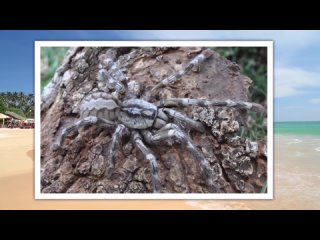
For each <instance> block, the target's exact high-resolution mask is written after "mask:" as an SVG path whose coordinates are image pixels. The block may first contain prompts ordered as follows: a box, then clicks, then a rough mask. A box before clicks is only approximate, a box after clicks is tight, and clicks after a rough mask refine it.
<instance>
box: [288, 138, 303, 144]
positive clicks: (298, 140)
mask: <svg viewBox="0 0 320 240" xmlns="http://www.w3.org/2000/svg"><path fill="white" fill-rule="evenodd" d="M290 140H293V142H288V143H287V144H292V143H301V142H302V140H300V139H297V138H294V139H290Z"/></svg>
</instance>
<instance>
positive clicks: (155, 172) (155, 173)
mask: <svg viewBox="0 0 320 240" xmlns="http://www.w3.org/2000/svg"><path fill="white" fill-rule="evenodd" d="M133 142H134V144H135V146H136V147H137V148H138V149H139V150H140V151H141V152H142V153H143V155H144V156H145V158H146V159H147V160H148V161H149V162H150V165H151V173H152V183H153V192H155V193H157V192H160V190H161V184H160V178H159V169H158V164H157V161H156V157H155V156H154V154H153V153H152V151H151V150H150V149H149V148H148V147H147V146H146V145H145V144H144V143H143V141H142V137H141V135H140V134H139V133H138V132H137V131H134V132H133Z"/></svg>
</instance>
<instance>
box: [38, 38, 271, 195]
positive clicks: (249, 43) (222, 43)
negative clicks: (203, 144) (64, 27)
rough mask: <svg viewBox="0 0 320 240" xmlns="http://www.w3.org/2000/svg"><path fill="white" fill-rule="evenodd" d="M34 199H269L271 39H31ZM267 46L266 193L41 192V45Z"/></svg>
mask: <svg viewBox="0 0 320 240" xmlns="http://www.w3.org/2000/svg"><path fill="white" fill-rule="evenodd" d="M34 46H35V49H34V50H35V52H34V53H35V123H36V124H35V182H34V183H35V188H34V189H35V192H34V193H35V199H105V200H106V199H187V200H195V199H273V194H274V189H273V188H274V168H273V166H274V165H273V161H274V159H273V158H274V156H273V155H274V154H273V153H274V152H273V76H274V74H273V73H274V72H273V66H274V64H273V55H274V52H273V41H269V40H268V41H35V45H34ZM77 46H83V47H98V46H99V47H103V46H105V47H158V46H161V47H163V46H167V47H169V46H175V47H176V46H179V47H180V46H181V47H192V46H201V47H267V85H268V95H267V98H268V119H267V124H268V125H267V126H268V130H267V134H268V136H267V139H268V140H267V142H268V143H267V144H268V145H267V146H268V150H267V152H268V161H267V169H268V179H267V184H268V192H267V193H219V194H217V193H101V194H100V193H41V189H40V181H41V176H40V164H41V163H40V157H41V155H40V154H41V149H40V148H41V133H40V130H41V127H40V124H41V116H40V113H41V108H40V104H41V88H40V85H41V71H40V70H41V66H40V64H41V47H77Z"/></svg>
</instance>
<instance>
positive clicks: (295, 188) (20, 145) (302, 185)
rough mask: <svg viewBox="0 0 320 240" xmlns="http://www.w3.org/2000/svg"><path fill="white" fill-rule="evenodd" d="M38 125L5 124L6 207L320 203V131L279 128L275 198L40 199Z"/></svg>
mask: <svg viewBox="0 0 320 240" xmlns="http://www.w3.org/2000/svg"><path fill="white" fill-rule="evenodd" d="M33 134H34V131H33V130H32V129H0V153H1V159H0V194H1V198H0V209H195V210H196V209H226V210H229V209H230V210H231V209H234V210H236V209H320V191H319V187H318V186H319V184H320V174H319V172H320V164H319V163H318V160H319V159H320V151H318V150H319V147H320V137H316V136H309V135H294V134H293V135H287V134H276V135H275V137H274V139H275V142H274V149H275V153H274V156H275V161H274V166H275V172H274V176H275V185H274V190H275V193H274V199H273V200H197V201H192V200H155V201H152V200H143V201H141V200H34V172H33V167H34V159H33V149H34V145H33V143H34V141H33Z"/></svg>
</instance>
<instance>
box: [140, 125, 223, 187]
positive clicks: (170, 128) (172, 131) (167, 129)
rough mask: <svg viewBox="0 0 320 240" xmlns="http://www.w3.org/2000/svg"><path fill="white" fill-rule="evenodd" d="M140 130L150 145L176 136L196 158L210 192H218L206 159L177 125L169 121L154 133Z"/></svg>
mask: <svg viewBox="0 0 320 240" xmlns="http://www.w3.org/2000/svg"><path fill="white" fill-rule="evenodd" d="M142 132H143V136H144V137H145V138H146V141H147V142H148V143H150V144H152V145H156V144H159V142H161V141H163V140H166V139H169V138H176V139H177V140H178V141H179V142H180V143H182V144H184V145H185V146H186V148H187V149H188V151H189V152H190V153H191V154H192V155H193V157H194V158H195V159H197V160H198V162H199V164H200V168H201V170H202V173H203V175H204V176H205V180H206V182H207V185H208V186H209V189H210V192H214V193H216V192H220V190H219V188H217V187H216V186H215V185H214V183H213V172H212V169H211V167H210V164H209V162H208V160H207V159H206V158H205V157H204V156H203V154H202V153H201V152H200V151H198V150H197V148H196V147H195V146H194V144H193V142H192V140H191V139H190V138H189V137H188V136H187V135H186V134H185V133H184V132H183V131H182V130H181V129H180V128H179V127H178V126H177V125H175V124H173V123H169V124H167V125H165V126H164V127H163V128H161V129H160V130H158V131H157V132H156V133H154V134H152V133H151V132H150V131H147V130H144V131H142Z"/></svg>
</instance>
